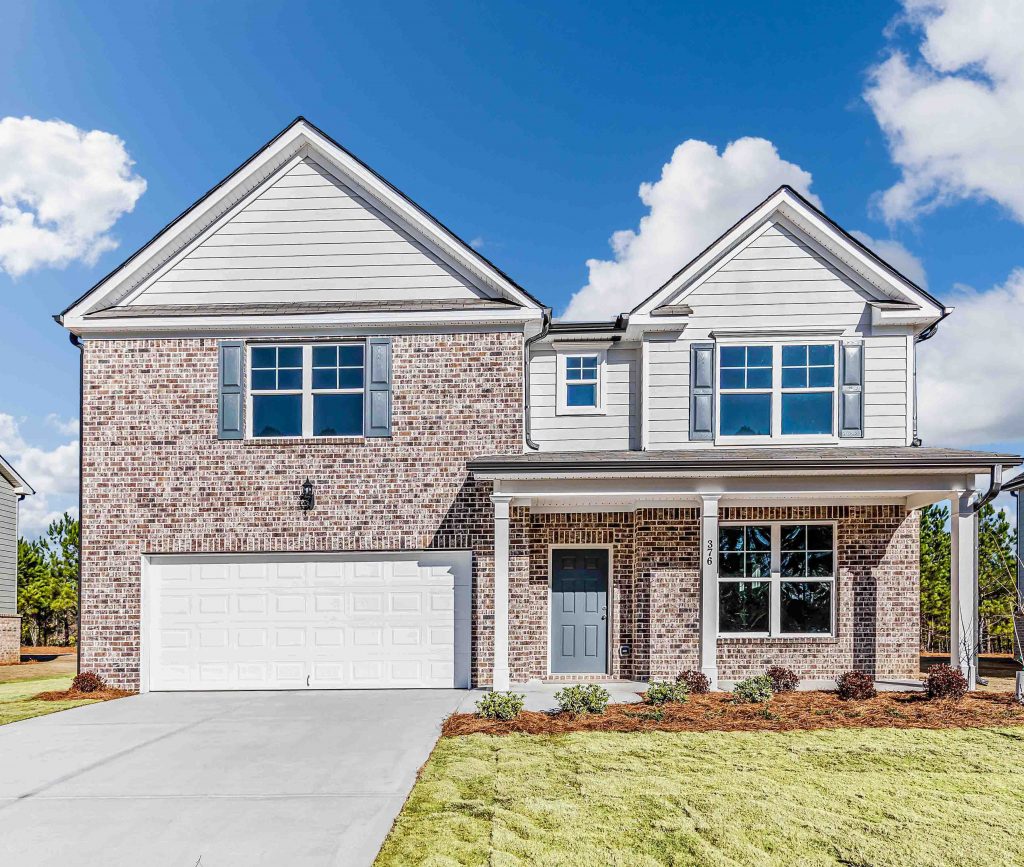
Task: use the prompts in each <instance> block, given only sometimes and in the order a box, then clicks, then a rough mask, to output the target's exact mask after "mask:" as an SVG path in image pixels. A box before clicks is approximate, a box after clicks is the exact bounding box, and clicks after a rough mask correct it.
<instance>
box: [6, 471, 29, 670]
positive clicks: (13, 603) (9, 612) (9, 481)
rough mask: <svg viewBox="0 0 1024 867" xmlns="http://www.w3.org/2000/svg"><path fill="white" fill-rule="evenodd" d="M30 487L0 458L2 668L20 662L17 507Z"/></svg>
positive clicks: (27, 493) (27, 494)
mask: <svg viewBox="0 0 1024 867" xmlns="http://www.w3.org/2000/svg"><path fill="white" fill-rule="evenodd" d="M34 493H35V491H33V490H32V488H31V486H30V485H29V484H28V482H26V481H25V480H24V479H23V478H22V477H21V476H19V475H18V473H17V471H16V470H15V469H14V467H12V466H11V465H10V464H9V463H7V461H5V460H4V456H3V455H0V665H6V664H8V663H11V662H20V661H21V617H20V616H19V614H18V503H20V502H21V501H22V500H24V499H25V497H27V496H29V495H30V494H34Z"/></svg>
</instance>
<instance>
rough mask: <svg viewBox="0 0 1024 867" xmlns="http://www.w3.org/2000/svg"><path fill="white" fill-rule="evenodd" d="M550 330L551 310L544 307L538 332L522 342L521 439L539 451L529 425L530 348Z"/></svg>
mask: <svg viewBox="0 0 1024 867" xmlns="http://www.w3.org/2000/svg"><path fill="white" fill-rule="evenodd" d="M550 328H551V308H550V307H545V308H544V310H543V319H542V321H541V328H540V331H539V332H537V333H536V334H534V335H533V337H528V338H527V339H526V340H524V341H523V376H524V381H523V438H524V439H525V440H526V447H527V448H529V449H533V450H534V451H539V450H540V446H539V445H537V443H535V442H534V441H533V437H532V436H531V433H532V430H531V428H532V425H531V424H530V347H531V346H533V344H534V343H536V342H537V341H538V340H541V339H543V338H545V337H547V336H548V330H549V329H550Z"/></svg>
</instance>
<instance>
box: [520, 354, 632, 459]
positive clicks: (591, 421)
mask: <svg viewBox="0 0 1024 867" xmlns="http://www.w3.org/2000/svg"><path fill="white" fill-rule="evenodd" d="M566 351H568V350H566ZM588 352H589V353H590V354H593V351H592V350H581V351H580V352H579V353H578V354H581V355H584V354H587V353H588ZM556 363H557V353H556V352H555V350H554V349H552V348H551V347H550V346H545V347H540V348H538V347H534V349H533V352H532V355H531V361H530V423H531V429H532V430H531V432H532V436H533V439H534V441H535V442H536V443H537V444H538V445H539V446H540V447H541V449H542V450H543V451H587V450H598V449H600V450H614V449H629V448H637V447H638V446H639V436H638V427H637V421H638V414H637V409H636V408H637V387H638V383H639V370H640V353H639V351H638V350H637V349H635V348H633V347H623V346H612V347H611V348H609V349H608V350H607V357H606V360H605V364H604V368H603V374H604V375H605V381H604V383H603V386H604V400H605V403H604V410H603V412H602V413H601V414H588V415H559V414H558V412H557V403H558V381H557V375H556V371H557V367H556Z"/></svg>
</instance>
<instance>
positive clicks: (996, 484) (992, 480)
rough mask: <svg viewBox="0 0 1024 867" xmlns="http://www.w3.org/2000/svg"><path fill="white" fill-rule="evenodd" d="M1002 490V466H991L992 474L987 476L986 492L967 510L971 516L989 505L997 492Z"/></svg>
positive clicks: (996, 495)
mask: <svg viewBox="0 0 1024 867" xmlns="http://www.w3.org/2000/svg"><path fill="white" fill-rule="evenodd" d="M1002 489H1003V465H1002V464H993V466H992V474H991V475H990V476H989V484H988V490H987V491H985V493H984V494H982V495H981V496H980V497H978V498H977V499H976V500H974V501H973V502H972V503H971V504H970V506H969V508H970V510H971V514H972V515H976V514H977V513H978V512H980V511H981V510H982V508H984V507H985V506H987V505H988V504H989V503H991V502H992V501H993V500H994V499H995V498H996V497H998V496H999V492H1000V491H1001V490H1002Z"/></svg>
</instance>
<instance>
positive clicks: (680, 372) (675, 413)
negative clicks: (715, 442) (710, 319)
mask: <svg viewBox="0 0 1024 867" xmlns="http://www.w3.org/2000/svg"><path fill="white" fill-rule="evenodd" d="M645 400H646V401H647V445H648V447H649V448H652V449H678V448H686V447H687V446H689V445H690V441H689V439H690V433H689V430H690V341H688V340H682V339H681V338H680V337H679V336H678V335H673V336H672V337H670V338H659V337H651V338H650V339H649V340H648V341H647V386H646V391H645ZM694 445H698V444H697V443H694ZM700 445H704V446H707V445H708V444H707V443H706V442H705V443H701V444H700Z"/></svg>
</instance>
